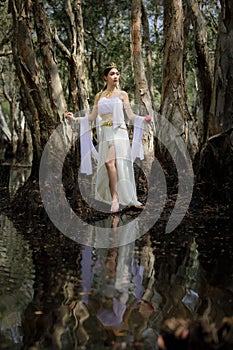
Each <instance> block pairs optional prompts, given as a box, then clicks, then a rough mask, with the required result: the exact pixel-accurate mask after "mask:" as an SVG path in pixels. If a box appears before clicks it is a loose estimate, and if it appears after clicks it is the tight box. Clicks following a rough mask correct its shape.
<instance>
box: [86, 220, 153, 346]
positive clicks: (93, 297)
mask: <svg viewBox="0 0 233 350" xmlns="http://www.w3.org/2000/svg"><path fill="white" fill-rule="evenodd" d="M118 219H119V218H117V217H114V218H113V219H112V220H113V226H114V225H116V223H118ZM134 222H135V226H134V230H136V229H137V225H136V220H135V221H134ZM131 228H133V226H132V227H131ZM116 234H117V229H116ZM132 234H135V232H134V233H132ZM135 236H137V234H135ZM153 265H154V255H153V251H152V248H151V244H150V242H148V245H147V246H146V247H145V249H144V250H141V252H140V258H139V255H138V252H137V250H136V247H135V242H132V243H130V244H127V245H123V246H122V245H121V246H120V247H115V248H110V249H101V248H99V249H96V250H93V249H92V248H91V247H83V249H82V262H81V271H82V272H81V281H82V291H83V292H82V298H81V302H82V303H83V304H84V305H85V306H86V307H87V308H88V309H89V310H90V312H91V313H92V314H94V315H95V317H96V318H97V320H98V321H99V327H104V329H105V331H106V338H105V344H108V345H111V344H112V343H113V342H114V343H116V342H117V337H120V338H125V340H127V341H129V340H130V337H132V339H133V342H135V343H137V342H140V341H141V339H142V338H143V336H144V335H146V334H147V335H148V334H149V333H150V336H153V335H154V334H153V331H152V330H150V329H149V327H148V323H149V320H150V316H151V315H152V314H153V313H154V312H155V308H156V304H157V303H158V302H159V300H160V296H159V294H158V293H156V291H152V287H153V283H154V272H153ZM144 281H146V282H147V283H146V284H145V283H143V282H144Z"/></svg>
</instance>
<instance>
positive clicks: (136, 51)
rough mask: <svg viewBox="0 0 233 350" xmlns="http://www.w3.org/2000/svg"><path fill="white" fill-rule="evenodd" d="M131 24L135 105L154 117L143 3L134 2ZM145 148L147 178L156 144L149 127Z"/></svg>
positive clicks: (141, 112) (145, 135) (144, 138)
mask: <svg viewBox="0 0 233 350" xmlns="http://www.w3.org/2000/svg"><path fill="white" fill-rule="evenodd" d="M131 23H132V32H131V37H132V62H133V72H134V82H135V103H136V105H137V106H138V112H139V113H140V114H142V115H146V114H150V115H151V116H153V115H154V113H153V108H152V101H151V97H150V93H149V89H148V83H147V78H146V74H145V66H144V62H143V57H142V36H141V30H142V1H141V0H133V1H132V7H131ZM143 146H144V154H145V161H144V169H145V174H146V176H148V175H149V173H150V171H151V166H152V163H153V160H154V142H153V131H152V129H151V128H150V127H149V126H148V129H147V132H146V133H144V136H143Z"/></svg>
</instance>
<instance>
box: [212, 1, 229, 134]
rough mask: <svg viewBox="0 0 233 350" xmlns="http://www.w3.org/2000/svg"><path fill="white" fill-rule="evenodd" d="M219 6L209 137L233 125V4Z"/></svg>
mask: <svg viewBox="0 0 233 350" xmlns="http://www.w3.org/2000/svg"><path fill="white" fill-rule="evenodd" d="M221 5H222V8H221V15H220V19H219V30H218V39H217V47H216V59H215V70H214V72H215V74H214V86H213V94H212V100H211V107H210V116H209V136H212V135H215V134H217V133H220V132H224V131H226V130H228V129H229V128H231V127H232V125H233V118H232V98H233V96H232V95H233V46H232V42H233V2H232V1H231V0H222V1H221Z"/></svg>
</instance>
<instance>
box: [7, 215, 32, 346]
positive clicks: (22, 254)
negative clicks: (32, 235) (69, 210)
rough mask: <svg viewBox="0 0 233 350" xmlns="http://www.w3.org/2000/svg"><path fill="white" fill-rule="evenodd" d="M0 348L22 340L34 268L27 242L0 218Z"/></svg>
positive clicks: (8, 222)
mask: <svg viewBox="0 0 233 350" xmlns="http://www.w3.org/2000/svg"><path fill="white" fill-rule="evenodd" d="M0 224H1V227H0V281H1V282H0V293H1V298H0V330H1V337H0V340H1V345H2V346H4V345H6V344H8V343H9V344H11V343H20V342H21V341H22V334H21V326H22V314H23V312H24V310H25V308H26V306H27V304H28V303H29V302H30V301H31V300H32V298H33V283H34V266H33V263H32V253H31V251H30V248H29V245H28V244H27V242H26V241H25V240H24V239H23V238H22V236H20V235H19V234H18V233H17V231H16V230H15V228H14V226H13V224H12V222H11V221H10V220H9V219H8V218H7V217H6V216H3V215H0Z"/></svg>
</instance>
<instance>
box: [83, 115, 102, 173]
mask: <svg viewBox="0 0 233 350" xmlns="http://www.w3.org/2000/svg"><path fill="white" fill-rule="evenodd" d="M80 150H81V167H80V171H81V173H83V174H87V175H91V174H92V162H91V153H92V154H93V156H94V157H95V158H96V160H97V161H98V152H97V151H96V149H95V146H94V145H93V142H92V138H91V132H90V128H89V120H88V116H85V117H83V118H80Z"/></svg>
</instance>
